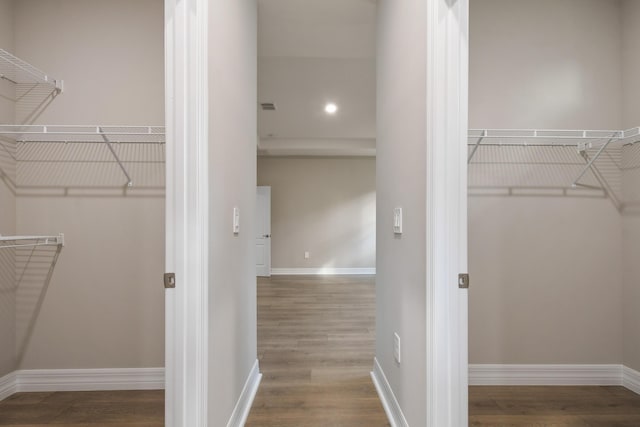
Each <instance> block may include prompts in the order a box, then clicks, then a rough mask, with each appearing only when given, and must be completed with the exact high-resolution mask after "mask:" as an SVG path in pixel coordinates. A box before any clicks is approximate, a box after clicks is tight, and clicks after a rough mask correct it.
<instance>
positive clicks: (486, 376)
mask: <svg viewBox="0 0 640 427" xmlns="http://www.w3.org/2000/svg"><path fill="white" fill-rule="evenodd" d="M469 385H622V366H621V365H469Z"/></svg>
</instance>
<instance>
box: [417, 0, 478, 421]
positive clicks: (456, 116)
mask: <svg viewBox="0 0 640 427" xmlns="http://www.w3.org/2000/svg"><path fill="white" fill-rule="evenodd" d="M426 4H427V16H426V21H425V26H426V46H427V61H426V76H427V84H426V94H425V96H426V101H427V108H426V117H425V121H426V130H427V134H426V171H427V176H426V221H425V224H426V246H427V248H426V249H427V250H426V252H427V253H426V272H427V275H426V283H425V287H426V291H425V293H426V301H425V307H426V308H425V321H426V335H427V336H426V354H427V358H426V359H427V360H426V378H425V381H426V385H427V390H426V407H425V417H426V423H425V425H426V427H454V426H466V425H468V361H467V348H468V342H467V340H468V338H467V334H468V331H467V323H468V309H467V302H468V291H467V290H466V289H459V288H458V274H459V273H466V272H467V271H466V270H467V156H468V149H467V134H468V130H467V128H468V123H467V122H468V89H469V87H468V77H469V70H468V54H469V49H468V41H469V35H468V34H469V30H468V28H469V0H456V1H452V0H427V2H426Z"/></svg>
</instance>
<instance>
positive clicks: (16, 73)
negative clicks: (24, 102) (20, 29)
mask: <svg viewBox="0 0 640 427" xmlns="http://www.w3.org/2000/svg"><path fill="white" fill-rule="evenodd" d="M0 80H5V81H8V82H10V83H13V84H16V85H19V84H42V85H47V86H50V87H51V89H52V91H54V92H56V93H61V92H62V90H63V87H64V86H63V81H62V80H57V79H55V78H53V77H52V76H50V75H48V74H47V73H45V72H44V71H42V70H40V69H38V68H36V67H34V66H33V65H31V64H29V63H28V62H26V61H23V60H22V59H20V58H18V57H16V56H14V55H12V54H10V53H9V52H7V51H6V50H4V49H0Z"/></svg>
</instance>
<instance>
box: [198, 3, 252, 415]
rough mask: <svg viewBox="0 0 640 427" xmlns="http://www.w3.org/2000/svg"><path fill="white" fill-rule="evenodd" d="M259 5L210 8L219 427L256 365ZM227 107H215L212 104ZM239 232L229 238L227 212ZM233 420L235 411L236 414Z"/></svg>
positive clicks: (212, 387) (212, 350)
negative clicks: (236, 220) (237, 218)
mask: <svg viewBox="0 0 640 427" xmlns="http://www.w3.org/2000/svg"><path fill="white" fill-rule="evenodd" d="M256 32H257V5H256V2H255V1H254V0H239V1H232V2H230V1H215V2H210V4H209V36H208V49H209V52H215V54H211V55H209V88H208V89H209V200H208V204H209V310H210V316H209V317H210V318H209V326H208V333H209V354H208V359H209V360H208V362H209V371H208V375H209V386H208V390H209V406H208V410H209V418H208V423H207V425H210V426H224V425H227V423H228V422H229V416H230V415H231V413H232V412H233V410H234V407H235V405H236V402H238V399H239V398H240V395H241V393H242V391H243V387H244V385H245V382H246V381H247V377H248V376H249V373H250V372H251V369H252V367H253V366H254V365H255V363H256V359H257V355H258V350H257V347H256V346H257V328H256V324H257V311H256V310H257V301H256V261H255V260H256V258H255V250H256V240H255V221H254V218H255V212H256V179H257V178H256V146H257V135H258V129H257V108H256V107H257V105H258V88H257V82H258V79H257V57H258V52H257V34H256ZM219 99H224V100H227V101H228V102H224V103H220V102H216V100H219ZM234 207H238V209H239V210H240V232H239V233H237V234H234V233H233V227H232V224H233V221H232V218H233V208H234ZM236 415H237V414H236Z"/></svg>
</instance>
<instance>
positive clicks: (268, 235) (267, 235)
mask: <svg viewBox="0 0 640 427" xmlns="http://www.w3.org/2000/svg"><path fill="white" fill-rule="evenodd" d="M262 237H264V238H265V239H268V238H269V237H271V234H264V235H262Z"/></svg>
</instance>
